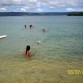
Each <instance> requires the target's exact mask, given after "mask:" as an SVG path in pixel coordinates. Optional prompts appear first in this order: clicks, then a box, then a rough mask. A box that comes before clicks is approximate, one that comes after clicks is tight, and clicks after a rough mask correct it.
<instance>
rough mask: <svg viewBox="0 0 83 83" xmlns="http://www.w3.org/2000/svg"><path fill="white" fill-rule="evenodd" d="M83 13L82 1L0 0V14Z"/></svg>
mask: <svg viewBox="0 0 83 83" xmlns="http://www.w3.org/2000/svg"><path fill="white" fill-rule="evenodd" d="M11 11H13V12H67V11H68V12H69V11H83V0H0V12H11Z"/></svg>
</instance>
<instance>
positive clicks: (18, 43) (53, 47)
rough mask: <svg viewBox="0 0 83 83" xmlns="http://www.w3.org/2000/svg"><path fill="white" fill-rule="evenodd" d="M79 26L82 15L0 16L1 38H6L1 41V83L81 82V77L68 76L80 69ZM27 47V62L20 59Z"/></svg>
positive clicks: (82, 44) (82, 43)
mask: <svg viewBox="0 0 83 83" xmlns="http://www.w3.org/2000/svg"><path fill="white" fill-rule="evenodd" d="M25 24H26V25H27V28H26V29H25V28H24V25H25ZM30 24H32V25H33V28H32V29H29V25H30ZM82 26H83V17H81V16H80V17H78V16H77V17H74V16H71V17H68V16H19V17H18V16H14V17H12V16H11V17H0V35H7V38H4V39H0V66H1V67H0V73H1V74H0V81H1V83H7V82H8V83H11V82H12V83H13V82H18V83H20V81H21V83H26V82H27V81H28V83H65V82H66V83H73V82H78V83H82V82H83V80H82V79H81V78H82V75H75V74H74V75H75V76H72V75H69V74H68V73H67V71H68V70H70V69H72V70H83V62H82V61H83V27H82ZM43 28H45V29H47V30H48V31H47V32H45V33H44V32H42V29H43ZM37 41H41V44H39V45H38V44H37ZM26 45H30V46H31V51H32V57H31V59H30V60H29V59H26V58H24V57H23V51H24V50H25V48H26ZM26 65H27V66H26ZM49 67H50V68H49ZM82 73H83V72H82ZM44 77H45V78H46V79H45V78H44ZM4 78H5V80H4ZM10 78H11V80H10ZM21 78H22V79H21ZM49 78H51V79H49ZM76 79H77V80H76ZM69 80H70V81H69Z"/></svg>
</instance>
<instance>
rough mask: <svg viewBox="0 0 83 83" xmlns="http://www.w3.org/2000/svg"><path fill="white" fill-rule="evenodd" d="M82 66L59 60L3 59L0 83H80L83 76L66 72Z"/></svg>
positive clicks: (0, 61) (0, 67) (0, 65)
mask: <svg viewBox="0 0 83 83" xmlns="http://www.w3.org/2000/svg"><path fill="white" fill-rule="evenodd" d="M79 63H82V62H81V61H80V62H79ZM82 65H83V64H80V65H79V64H77V63H76V62H72V63H71V62H70V63H68V62H66V61H65V60H61V59H57V60H54V61H51V60H49V61H45V60H38V59H33V58H32V59H26V58H23V59H18V60H17V59H12V58H11V59H4V60H3V61H2V60H0V83H82V82H83V79H82V77H83V74H80V75H76V74H73V75H70V74H68V70H71V69H83V67H82ZM79 67H80V68H79Z"/></svg>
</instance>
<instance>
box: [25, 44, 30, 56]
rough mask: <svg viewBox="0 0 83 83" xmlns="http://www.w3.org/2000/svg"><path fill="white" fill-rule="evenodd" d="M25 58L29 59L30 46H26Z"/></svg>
mask: <svg viewBox="0 0 83 83" xmlns="http://www.w3.org/2000/svg"><path fill="white" fill-rule="evenodd" d="M24 55H25V57H31V52H30V46H29V45H27V46H26V50H25V52H24Z"/></svg>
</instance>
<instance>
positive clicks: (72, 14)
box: [0, 12, 83, 16]
mask: <svg viewBox="0 0 83 83" xmlns="http://www.w3.org/2000/svg"><path fill="white" fill-rule="evenodd" d="M62 15H66V16H83V12H41V13H37V12H0V16H62Z"/></svg>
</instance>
